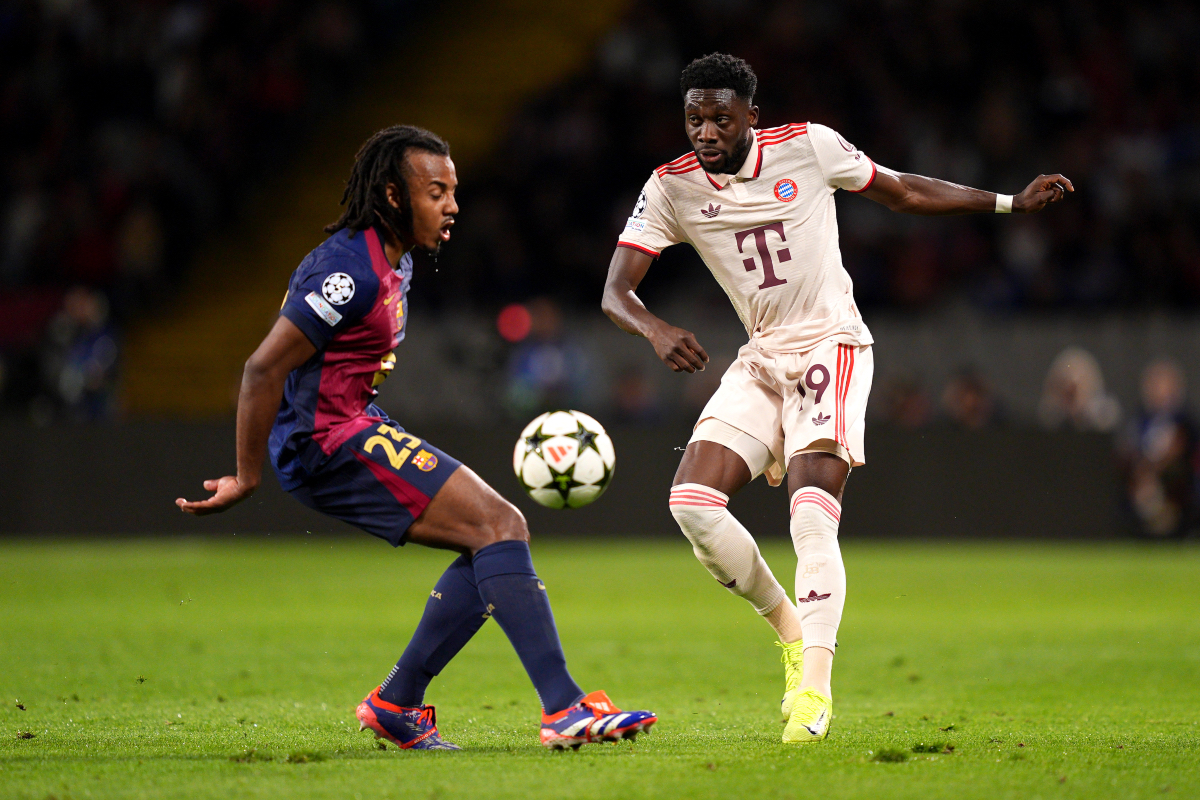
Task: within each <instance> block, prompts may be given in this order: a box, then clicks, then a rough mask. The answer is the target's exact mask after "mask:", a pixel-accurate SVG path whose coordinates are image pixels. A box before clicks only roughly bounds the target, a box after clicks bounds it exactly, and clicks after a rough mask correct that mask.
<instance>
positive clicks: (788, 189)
mask: <svg viewBox="0 0 1200 800" xmlns="http://www.w3.org/2000/svg"><path fill="white" fill-rule="evenodd" d="M797 194H799V191H798V190H797V189H796V182H795V181H794V180H792V179H791V178H784V179H783V180H781V181H780V182H779V183H777V184H775V199H776V200H782V201H783V202H785V203H790V202H792V201H793V200H795V199H796V195H797Z"/></svg>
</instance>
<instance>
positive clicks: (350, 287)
mask: <svg viewBox="0 0 1200 800" xmlns="http://www.w3.org/2000/svg"><path fill="white" fill-rule="evenodd" d="M775 194H779V187H778V186H777V187H775ZM321 294H323V295H325V299H326V300H328V301H329V302H331V303H333V304H334V305H335V306H341V305H345V304H346V303H348V302H350V298H351V297H354V279H353V278H351V277H350V276H349V275H347V274H346V273H344V272H335V273H333V274H332V275H330V276H329V277H328V278H326V279H325V282H324V283H322V284H321Z"/></svg>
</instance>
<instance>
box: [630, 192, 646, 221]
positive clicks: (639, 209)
mask: <svg viewBox="0 0 1200 800" xmlns="http://www.w3.org/2000/svg"><path fill="white" fill-rule="evenodd" d="M646 204H647V200H646V190H645V189H642V193H641V194H639V195H638V199H637V202H636V203H634V204H633V216H634V218H635V219H636V218H637V217H640V216H641V215H642V214H645V213H646Z"/></svg>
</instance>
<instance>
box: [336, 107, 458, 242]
mask: <svg viewBox="0 0 1200 800" xmlns="http://www.w3.org/2000/svg"><path fill="white" fill-rule="evenodd" d="M409 150H424V151H425V152H428V153H433V154H434V155H439V156H448V155H450V145H449V144H447V143H446V142H445V140H443V139H442V138H441V137H440V136H438V135H437V134H435V133H430V132H429V131H427V130H425V129H424V128H418V127H416V126H415V125H393V126H392V127H390V128H384V129H383V130H381V131H379V132H378V133H376V134H375V135H374V136H372V137H371V138H370V139H367V142H366V144H364V145H363V146H362V147H361V148H360V149H359V151H358V154H357V155H355V156H354V167H353V168H352V169H351V170H350V179H349V180H348V181H346V191H344V192H343V193H342V203H341V204H342V205H343V206H345V208H344V209H343V210H342V215H341V216H340V217H338V221H337V222H334V223H332V224H330V225H326V226H325V232H326V233H337V232H338V231H340V230H342V229H343V228H349V229H350V230H351V231H352V232H355V233H357V232H358V231H365V230H367V229H368V228H370V227H371V226H372V225H375V224H376V223H379V222H382V223H383V224H385V225H387V226H388V227H389V228H391V229H392V232H393V233H395V234H397V235H399V236H403V235H405V234H410V233H412V206H411V201H410V199H409V196H408V163H407V155H408V151H409ZM389 183H394V184H395V185H396V186H397V187H399V189H400V194H401V198H402V200H401V203H400V208H399V209H397V208H393V207H392V204H391V203H389V202H388V200H387V185H388V184H389Z"/></svg>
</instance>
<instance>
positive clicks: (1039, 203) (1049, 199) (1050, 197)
mask: <svg viewBox="0 0 1200 800" xmlns="http://www.w3.org/2000/svg"><path fill="white" fill-rule="evenodd" d="M1073 191H1075V186H1074V184H1072V183H1071V182H1070V181H1069V180H1067V179H1066V178H1064V177H1063V176H1062V175H1058V174H1054V175H1038V176H1037V178H1035V179H1034V181H1033V183H1031V184H1029V185H1028V186H1026V187H1025V191H1023V192H1021V193H1020V194H1019V195H1017V196H1016V197H1014V198H1013V207H1012V210H1013V213H1015V214H1033V213H1036V212H1038V211H1041V210H1042V209H1043V208H1045V207H1046V206H1048V205H1050V204H1051V203H1057V202H1059V201H1060V200H1062V199H1063V198H1064V197H1066V196H1067V192H1073Z"/></svg>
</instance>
